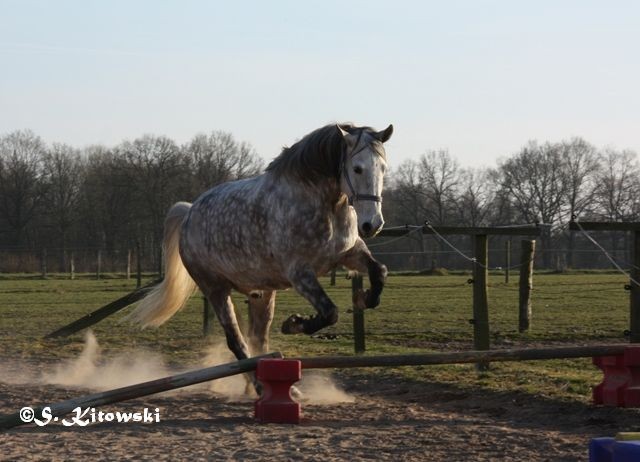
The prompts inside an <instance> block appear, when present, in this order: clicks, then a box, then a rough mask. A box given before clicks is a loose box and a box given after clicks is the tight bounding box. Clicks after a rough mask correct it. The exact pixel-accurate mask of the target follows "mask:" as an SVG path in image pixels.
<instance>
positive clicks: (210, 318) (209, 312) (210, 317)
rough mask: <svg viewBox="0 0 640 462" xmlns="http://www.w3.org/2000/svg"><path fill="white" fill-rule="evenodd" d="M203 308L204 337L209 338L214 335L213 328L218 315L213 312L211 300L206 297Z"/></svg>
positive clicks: (203, 298)
mask: <svg viewBox="0 0 640 462" xmlns="http://www.w3.org/2000/svg"><path fill="white" fill-rule="evenodd" d="M202 307H203V312H202V314H203V318H202V319H203V322H202V335H203V336H204V337H208V336H210V335H213V326H214V325H215V317H216V313H215V312H214V311H213V307H212V306H211V304H210V303H209V300H208V299H207V297H206V296H205V295H203V296H202Z"/></svg>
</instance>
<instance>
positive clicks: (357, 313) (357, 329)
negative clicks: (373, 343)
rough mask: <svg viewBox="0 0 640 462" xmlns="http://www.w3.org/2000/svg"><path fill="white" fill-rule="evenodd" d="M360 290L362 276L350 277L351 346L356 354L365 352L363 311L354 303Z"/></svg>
mask: <svg viewBox="0 0 640 462" xmlns="http://www.w3.org/2000/svg"><path fill="white" fill-rule="evenodd" d="M361 290H362V276H361V275H360V274H354V275H352V276H351V294H352V298H353V345H354V349H355V352H356V354H362V353H364V352H365V335H364V310H363V309H362V308H363V307H361V306H359V305H358V303H356V300H357V299H358V294H359V292H360V291H361Z"/></svg>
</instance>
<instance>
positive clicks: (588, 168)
mask: <svg viewBox="0 0 640 462" xmlns="http://www.w3.org/2000/svg"><path fill="white" fill-rule="evenodd" d="M560 151H561V154H560V155H561V157H562V162H563V168H562V173H563V177H564V178H563V181H564V183H565V188H566V204H564V205H563V208H564V209H565V213H562V214H561V215H560V217H559V219H560V221H561V222H563V223H565V222H566V221H568V220H567V219H571V218H572V217H574V216H579V215H580V214H582V213H584V212H588V211H589V210H590V209H592V208H593V205H594V196H595V191H596V181H595V180H596V175H598V172H599V169H600V162H599V159H598V154H597V152H596V149H595V148H594V147H593V146H592V145H590V144H589V143H587V142H586V141H585V140H583V139H582V138H573V139H571V140H570V141H563V142H562V143H560ZM565 235H566V236H567V245H568V248H567V254H566V256H567V257H566V258H567V264H568V265H569V267H572V266H573V264H574V247H575V233H572V232H566V233H565Z"/></svg>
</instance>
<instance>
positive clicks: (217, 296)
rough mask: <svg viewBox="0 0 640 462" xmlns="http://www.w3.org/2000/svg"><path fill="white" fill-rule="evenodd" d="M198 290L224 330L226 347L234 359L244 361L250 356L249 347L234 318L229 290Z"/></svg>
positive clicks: (217, 288)
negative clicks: (203, 295)
mask: <svg viewBox="0 0 640 462" xmlns="http://www.w3.org/2000/svg"><path fill="white" fill-rule="evenodd" d="M200 289H201V290H202V291H203V292H204V294H205V295H206V297H207V298H208V299H209V303H211V306H212V307H213V309H214V311H215V312H216V316H217V317H218V321H220V324H221V325H222V328H223V329H224V334H225V337H226V339H227V346H228V347H229V349H230V350H231V352H232V353H233V354H234V355H235V356H236V358H238V359H239V360H240V359H246V358H248V357H249V356H250V351H249V346H248V345H247V342H246V341H245V340H244V337H243V336H242V331H241V330H240V326H239V325H238V320H237V318H236V312H235V310H234V309H233V303H232V302H231V296H230V294H231V289H228V288H224V289H221V288H219V287H210V286H206V287H202V286H200Z"/></svg>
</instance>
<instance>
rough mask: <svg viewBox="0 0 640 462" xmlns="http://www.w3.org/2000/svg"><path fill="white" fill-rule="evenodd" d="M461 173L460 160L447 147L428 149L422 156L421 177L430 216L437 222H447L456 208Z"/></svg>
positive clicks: (440, 223) (439, 223)
mask: <svg viewBox="0 0 640 462" xmlns="http://www.w3.org/2000/svg"><path fill="white" fill-rule="evenodd" d="M459 174H460V172H459V168H458V162H457V161H456V160H455V159H454V158H453V157H451V155H450V154H449V151H447V150H446V149H440V150H437V151H428V152H427V153H425V154H423V155H422V157H421V158H420V170H419V177H420V181H421V183H422V186H423V190H424V195H425V197H426V199H427V203H428V206H427V207H428V209H427V210H428V212H429V218H430V220H432V221H433V222H435V224H438V225H442V224H445V223H446V222H447V218H448V215H449V213H450V212H451V211H452V210H453V208H454V204H455V196H456V194H457V188H458V185H459V182H460V175H459Z"/></svg>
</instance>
